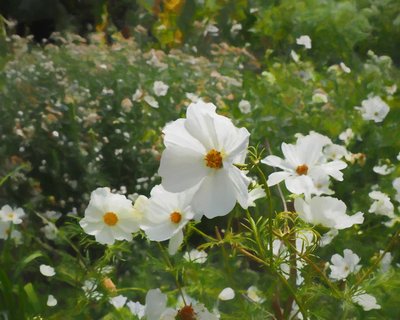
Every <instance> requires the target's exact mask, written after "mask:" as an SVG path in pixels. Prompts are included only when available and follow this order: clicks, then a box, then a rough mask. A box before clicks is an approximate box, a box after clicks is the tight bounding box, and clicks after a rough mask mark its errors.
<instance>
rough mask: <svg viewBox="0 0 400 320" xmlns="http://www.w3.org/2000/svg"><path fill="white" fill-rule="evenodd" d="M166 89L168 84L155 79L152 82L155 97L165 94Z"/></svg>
mask: <svg viewBox="0 0 400 320" xmlns="http://www.w3.org/2000/svg"><path fill="white" fill-rule="evenodd" d="M168 89H169V86H168V85H167V84H165V83H164V82H162V81H155V82H154V84H153V91H154V94H155V95H156V96H157V97H161V96H165V95H166V94H167V92H168Z"/></svg>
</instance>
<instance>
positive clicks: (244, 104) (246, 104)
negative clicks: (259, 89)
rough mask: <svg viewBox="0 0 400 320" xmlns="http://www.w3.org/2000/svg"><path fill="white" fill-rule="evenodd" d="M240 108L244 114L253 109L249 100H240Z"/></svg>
mask: <svg viewBox="0 0 400 320" xmlns="http://www.w3.org/2000/svg"><path fill="white" fill-rule="evenodd" d="M239 109H240V112H242V113H244V114H246V113H249V112H250V111H251V105H250V102H249V101H247V100H240V102H239Z"/></svg>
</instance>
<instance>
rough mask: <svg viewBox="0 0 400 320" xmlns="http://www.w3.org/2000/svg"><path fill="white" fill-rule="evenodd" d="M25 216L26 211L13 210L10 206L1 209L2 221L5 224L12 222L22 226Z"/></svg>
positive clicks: (0, 216)
mask: <svg viewBox="0 0 400 320" xmlns="http://www.w3.org/2000/svg"><path fill="white" fill-rule="evenodd" d="M24 216H25V212H24V209H22V208H11V207H10V206H9V205H7V204H6V205H5V206H3V207H2V208H1V209H0V219H1V220H3V221H4V222H8V221H10V222H12V223H13V224H20V223H21V222H22V219H21V218H22V217H24Z"/></svg>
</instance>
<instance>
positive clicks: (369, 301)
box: [352, 291, 381, 311]
mask: <svg viewBox="0 0 400 320" xmlns="http://www.w3.org/2000/svg"><path fill="white" fill-rule="evenodd" d="M352 300H353V302H354V303H357V304H358V305H359V306H361V307H362V308H363V309H364V311H369V310H373V309H380V308H381V306H380V305H379V304H378V303H377V301H376V299H375V297H374V296H372V295H370V294H367V293H365V291H361V292H358V293H357V295H355V296H353V297H352Z"/></svg>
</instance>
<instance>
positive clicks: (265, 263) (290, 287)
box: [236, 246, 307, 319]
mask: <svg viewBox="0 0 400 320" xmlns="http://www.w3.org/2000/svg"><path fill="white" fill-rule="evenodd" d="M236 248H237V249H238V250H239V251H240V252H241V253H243V254H244V255H245V256H246V257H248V258H249V259H252V260H253V261H256V262H258V263H259V264H262V265H264V266H265V267H266V268H267V269H268V270H269V271H271V272H273V273H274V274H276V275H277V276H278V278H279V280H280V281H281V282H282V283H283V285H284V286H285V287H286V289H287V290H288V291H289V292H290V294H291V295H292V296H293V298H294V300H295V301H296V303H297V305H298V306H299V310H300V312H301V314H302V315H303V317H304V319H307V312H306V310H305V309H304V306H303V304H302V302H301V301H300V299H299V298H298V297H297V295H296V292H295V290H294V289H293V288H292V286H291V285H290V284H289V282H288V281H287V280H286V278H285V277H284V276H283V275H281V274H280V273H279V272H278V271H276V270H274V269H273V268H272V267H271V266H270V265H269V264H268V263H267V262H265V261H264V260H262V259H260V258H258V257H257V256H255V255H254V254H252V253H250V252H248V251H247V250H246V249H244V248H242V247H239V246H236Z"/></svg>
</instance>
